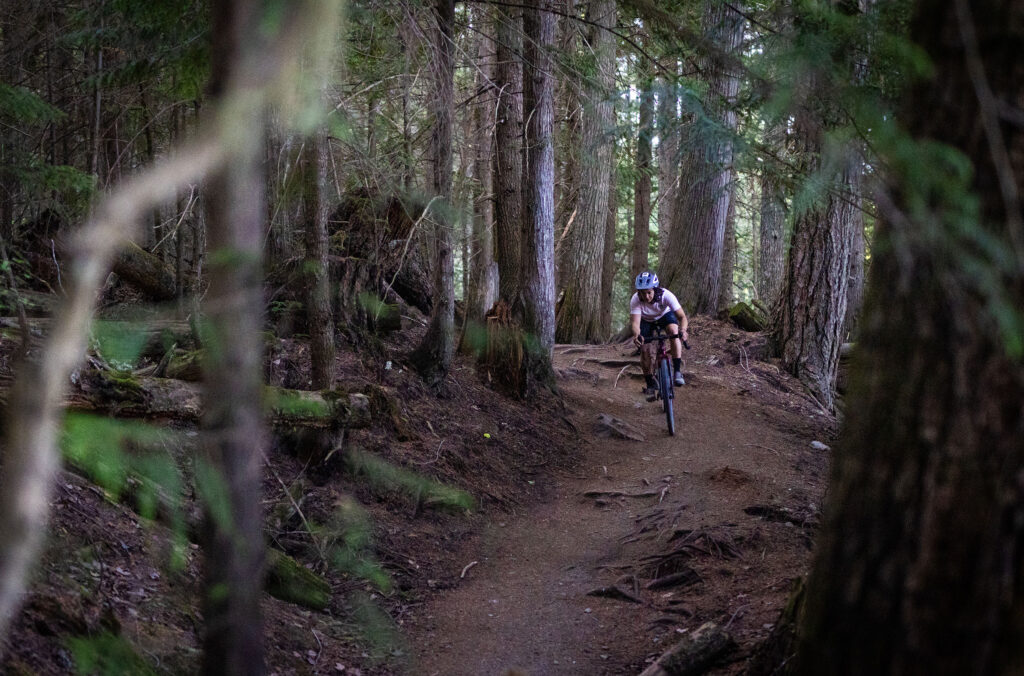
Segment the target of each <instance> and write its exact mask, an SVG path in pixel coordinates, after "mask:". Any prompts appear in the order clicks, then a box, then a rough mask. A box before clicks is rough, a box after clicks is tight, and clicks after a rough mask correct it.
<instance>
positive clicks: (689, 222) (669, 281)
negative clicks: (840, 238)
mask: <svg viewBox="0 0 1024 676" xmlns="http://www.w3.org/2000/svg"><path fill="white" fill-rule="evenodd" d="M703 21H704V33H705V34H706V35H707V36H709V39H711V40H713V41H714V43H715V44H718V45H720V46H721V49H722V50H723V51H724V52H727V53H730V54H732V53H734V52H735V51H736V50H738V49H739V46H740V43H741V42H742V40H743V31H744V27H745V25H746V22H745V20H744V18H743V16H742V15H741V14H739V13H738V12H735V11H733V10H732V8H731V7H728V6H726V5H725V4H719V3H717V2H715V1H714V0H708V3H707V4H706V5H705V9H704V19H703ZM703 63H704V68H705V71H706V72H707V74H708V93H707V95H706V96H705V97H704V99H703V101H702V104H703V112H704V114H706V115H707V116H708V117H710V118H711V120H713V121H714V122H715V123H717V124H718V125H720V126H721V129H720V130H718V131H708V130H707V129H705V128H704V127H705V125H703V124H691V125H690V128H689V132H688V134H687V136H688V138H687V139H685V141H684V143H685V145H686V147H688V148H689V150H688V152H687V153H686V154H685V157H684V162H685V165H684V166H683V167H682V168H681V169H680V189H679V193H678V196H677V198H676V203H675V205H674V211H673V216H674V218H673V221H672V227H671V230H670V232H669V239H668V248H667V251H669V252H671V255H670V257H669V259H668V260H667V261H665V262H664V263H663V264H662V266H661V281H662V285H663V286H666V287H668V288H670V289H672V290H674V291H675V292H676V295H677V296H679V300H680V302H681V303H682V304H683V305H684V306H685V307H687V308H688V309H691V310H692V311H693V312H695V313H698V314H715V313H717V311H718V301H719V296H720V283H721V276H722V257H723V253H724V243H725V230H726V223H727V220H728V214H729V205H730V203H731V202H732V199H733V191H734V187H733V184H732V181H731V180H730V179H731V177H732V161H733V142H732V138H731V134H732V132H733V131H735V129H736V112H735V110H734V109H733V106H734V105H735V99H736V95H737V93H738V92H739V75H738V74H737V73H734V72H729V71H728V70H727V69H726V65H725V64H724V63H723V62H722V61H721V60H718V59H714V60H713V59H711V58H706V59H703Z"/></svg>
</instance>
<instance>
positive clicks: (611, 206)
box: [601, 146, 633, 340]
mask: <svg viewBox="0 0 1024 676" xmlns="http://www.w3.org/2000/svg"><path fill="white" fill-rule="evenodd" d="M612 154H613V155H614V146H613V150H612ZM618 180H619V172H618V171H617V170H616V169H615V164H614V162H613V163H612V170H611V177H610V179H609V183H610V185H609V188H608V193H609V194H608V212H607V213H606V214H605V228H604V259H603V260H602V261H601V336H602V337H603V339H604V340H607V339H608V338H609V336H611V335H612V310H613V308H612V300H613V296H614V292H615V274H616V273H617V272H618V268H617V266H616V265H615V239H616V234H617V230H618V226H619V221H618V218H619V199H618V191H617V190H616V185H617V183H618ZM632 229H633V228H630V230H632Z"/></svg>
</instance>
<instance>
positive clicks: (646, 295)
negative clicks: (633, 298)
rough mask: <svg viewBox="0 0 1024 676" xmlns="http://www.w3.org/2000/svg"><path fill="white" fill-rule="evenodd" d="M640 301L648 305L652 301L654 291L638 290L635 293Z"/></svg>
mask: <svg viewBox="0 0 1024 676" xmlns="http://www.w3.org/2000/svg"><path fill="white" fill-rule="evenodd" d="M636 295H637V296H639V298H640V300H641V301H643V302H645V303H650V302H651V300H653V299H654V289H640V290H639V291H637V292H636Z"/></svg>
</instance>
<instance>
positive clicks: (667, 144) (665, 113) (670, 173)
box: [656, 60, 680, 270]
mask: <svg viewBox="0 0 1024 676" xmlns="http://www.w3.org/2000/svg"><path fill="white" fill-rule="evenodd" d="M675 65H676V62H675V60H673V61H672V62H671V63H670V64H669V67H670V71H671V72H673V73H674V72H676V67H675ZM659 83H660V84H661V92H660V93H659V94H658V118H657V122H656V124H657V127H658V202H657V204H658V267H659V269H661V270H664V267H665V248H666V247H667V246H668V234H669V232H671V230H672V218H673V213H674V207H675V203H676V190H677V188H678V185H679V131H680V129H679V120H678V109H679V96H678V95H677V93H676V85H675V82H673V81H672V80H670V79H669V78H661V79H659Z"/></svg>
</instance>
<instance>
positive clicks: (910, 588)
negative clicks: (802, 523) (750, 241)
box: [790, 0, 1024, 676]
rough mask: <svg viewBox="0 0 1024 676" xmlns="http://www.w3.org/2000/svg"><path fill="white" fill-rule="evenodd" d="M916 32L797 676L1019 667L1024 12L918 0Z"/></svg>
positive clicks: (1023, 593) (992, 3) (994, 2)
mask: <svg viewBox="0 0 1024 676" xmlns="http://www.w3.org/2000/svg"><path fill="white" fill-rule="evenodd" d="M911 37H912V38H913V39H914V41H915V42H916V43H917V44H918V45H921V47H922V48H923V50H924V51H925V52H926V53H927V55H928V57H929V58H930V61H931V63H932V64H933V65H932V67H933V76H932V77H931V79H930V80H928V81H922V82H920V83H918V84H917V85H916V86H914V87H913V88H912V89H911V90H910V91H908V92H907V93H906V95H905V97H904V106H903V109H902V111H901V113H900V115H898V116H897V119H900V120H901V121H902V122H903V123H904V124H905V125H906V128H907V129H908V130H909V132H910V134H911V135H912V136H913V137H914V138H915V139H916V140H917V145H916V148H914V149H913V150H914V151H915V152H914V154H913V155H910V154H908V152H907V148H908V145H909V144H908V143H907V142H906V141H905V140H901V141H900V143H901V144H902V145H901V150H902V154H901V157H903V158H909V160H910V163H909V164H907V163H899V162H894V163H892V164H890V165H889V166H890V167H891V170H890V175H889V176H888V177H887V181H888V184H889V188H888V190H886V191H881V190H880V191H878V197H877V201H878V204H879V207H880V212H881V213H880V222H879V225H878V232H877V242H878V243H877V245H876V246H875V247H873V251H874V257H873V261H872V270H871V281H870V285H869V291H868V305H867V310H866V314H865V318H864V321H863V322H862V323H861V326H862V329H861V331H862V339H861V341H860V343H859V345H860V348H859V349H860V353H859V354H858V355H857V370H856V371H855V378H854V382H853V383H852V388H851V393H850V395H849V405H848V406H847V407H846V408H847V410H848V411H849V417H848V419H847V423H846V433H845V434H844V436H843V437H842V442H841V445H840V447H839V448H837V450H836V452H835V463H836V464H835V467H834V469H833V476H832V481H831V487H830V489H829V501H828V505H827V508H826V519H825V521H824V523H823V525H822V533H821V535H820V536H819V538H820V539H819V542H818V547H817V549H816V555H815V560H814V565H813V569H812V573H811V576H810V578H809V580H808V584H807V597H806V598H807V602H806V613H805V616H804V621H803V624H802V631H801V635H802V639H801V642H800V646H799V653H798V656H797V660H795V661H791V662H790V664H797V665H798V667H797V669H795V671H796V672H797V673H801V674H821V673H830V674H838V675H842V674H935V675H940V676H941V675H944V674H1014V673H1021V672H1022V671H1024V644H1022V643H1021V640H1020V637H1021V635H1022V634H1024V566H1022V565H1021V552H1022V551H1024V528H1022V524H1024V488H1022V484H1021V476H1022V473H1024V446H1022V444H1021V439H1022V436H1024V405H1022V402H1024V355H1022V353H1024V346H1022V343H1021V336H1022V335H1024V329H1022V327H1024V318H1022V316H1021V308H1022V307H1024V273H1022V270H1024V224H1022V220H1024V219H1022V210H1021V202H1020V195H1021V194H1022V193H1024V127H1022V126H1021V125H1019V124H1015V123H1013V122H1011V121H1010V120H1009V119H1006V118H1002V119H1001V115H1002V111H1004V110H1005V109H1004V108H1002V107H1001V106H1002V104H1001V103H1000V102H1008V101H1018V102H1019V101H1021V100H1024V61H1022V60H1021V59H1020V58H1019V46H1020V45H1021V44H1024V7H1022V6H1021V5H1020V4H1019V3H1014V2H1008V1H1006V0H981V1H975V2H971V3H968V2H966V0H923V1H922V2H920V3H919V5H918V8H917V10H916V17H915V18H914V19H913V20H912V21H911ZM937 142H938V143H945V144H948V145H949V146H951V147H952V148H953V149H955V150H956V151H957V152H958V153H962V155H961V156H959V157H958V158H957V159H956V160H954V159H952V156H951V154H950V152H949V149H947V148H937V147H936V145H935V144H936V143H937ZM961 157H962V158H966V159H967V160H969V161H970V163H971V165H972V167H973V169H972V170H970V171H968V170H967V169H966V168H965V166H966V165H964V164H962V163H961V160H960V158H961ZM923 167H927V168H928V171H927V173H925V174H922V171H923V169H922V168H923ZM968 190H969V191H970V192H967V191H968Z"/></svg>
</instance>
